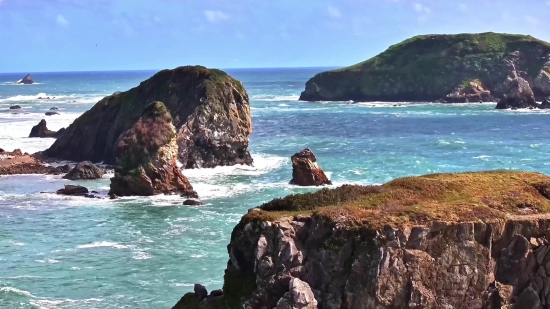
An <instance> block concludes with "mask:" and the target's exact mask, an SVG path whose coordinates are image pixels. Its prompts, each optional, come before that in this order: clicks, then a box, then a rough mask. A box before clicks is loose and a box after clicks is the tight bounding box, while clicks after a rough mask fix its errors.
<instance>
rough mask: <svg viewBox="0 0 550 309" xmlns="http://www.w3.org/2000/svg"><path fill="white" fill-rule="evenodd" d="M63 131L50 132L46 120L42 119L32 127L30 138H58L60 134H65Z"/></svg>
mask: <svg viewBox="0 0 550 309" xmlns="http://www.w3.org/2000/svg"><path fill="white" fill-rule="evenodd" d="M63 130H64V129H61V130H59V131H57V132H56V131H51V130H49V129H48V126H47V124H46V120H44V119H42V120H40V122H39V123H38V124H37V125H35V126H34V127H32V129H31V133H30V134H29V137H58V136H59V134H62V133H63Z"/></svg>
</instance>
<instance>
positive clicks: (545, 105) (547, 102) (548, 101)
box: [539, 97, 550, 109]
mask: <svg viewBox="0 0 550 309" xmlns="http://www.w3.org/2000/svg"><path fill="white" fill-rule="evenodd" d="M539 108H541V109H549V108H550V97H546V98H544V100H542V103H541V104H540V107H539Z"/></svg>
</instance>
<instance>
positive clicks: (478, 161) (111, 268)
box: [0, 69, 550, 308]
mask: <svg viewBox="0 0 550 309" xmlns="http://www.w3.org/2000/svg"><path fill="white" fill-rule="evenodd" d="M321 70H323V69H255V70H228V71H229V72H230V73H231V74H232V75H233V76H234V77H235V78H237V79H240V80H241V81H243V83H244V85H245V87H246V89H247V90H248V92H249V95H250V98H251V105H252V108H251V110H252V121H253V130H254V132H253V134H252V136H251V146H250V149H251V151H252V153H253V157H254V159H255V164H254V167H243V166H236V167H221V168H215V169H202V170H185V171H184V174H185V175H186V176H187V177H188V178H189V179H190V181H191V183H192V184H193V186H194V187H195V189H196V190H197V191H198V193H199V195H200V196H201V198H202V200H203V201H204V202H205V203H206V204H207V205H206V206H201V207H189V206H182V205H181V200H180V199H179V198H174V197H164V196H158V197H152V198H123V199H119V200H116V201H111V200H108V199H101V200H90V199H83V198H73V197H60V196H56V195H54V194H40V193H39V192H41V191H54V190H56V189H58V188H61V187H62V186H63V184H66V183H79V182H76V181H67V180H64V179H61V178H60V177H59V176H9V177H1V178H0V265H2V267H0V308H4V307H5V308H170V307H171V306H172V305H174V304H175V303H176V302H177V300H178V299H179V298H180V297H181V296H182V295H183V294H184V293H186V292H188V291H191V290H192V288H193V284H194V283H196V282H200V283H203V284H204V285H205V286H206V287H207V288H208V289H209V290H211V289H218V288H221V286H222V280H223V270H224V269H225V266H226V263H227V253H226V245H227V243H228V242H229V237H230V233H231V230H232V228H233V226H234V225H235V224H236V223H237V222H238V220H239V219H240V217H241V216H242V215H243V214H245V213H246V211H247V210H248V209H249V208H252V207H255V206H257V205H260V204H261V203H263V202H266V201H268V200H271V199H273V198H275V197H281V196H285V195H288V194H291V193H297V192H307V191H311V190H315V189H312V188H297V187H294V186H290V185H288V181H289V180H290V176H291V166H290V160H289V157H290V156H291V155H292V154H293V153H295V152H297V151H299V150H301V149H302V148H304V147H306V146H307V147H310V148H312V149H313V150H314V152H315V154H316V155H317V157H318V160H319V162H320V165H321V166H322V167H323V168H324V169H325V171H326V172H327V173H328V174H329V175H330V177H331V179H332V180H333V182H334V183H335V185H340V184H344V183H361V184H372V183H383V182H386V181H389V180H391V179H394V178H396V177H402V176H408V175H419V174H426V173H436V172H458V171H468V170H486V169H521V170H531V171H538V172H543V173H548V174H550V162H549V161H548V160H547V154H548V153H549V152H550V145H549V144H548V143H546V142H545V140H546V138H547V136H548V133H549V130H550V127H549V126H548V125H547V123H548V121H549V120H550V115H549V114H548V112H546V111H496V110H494V104H457V105H441V104H410V103H406V102H404V103H401V104H403V106H396V107H394V105H395V103H383V102H376V103H360V104H349V103H348V102H336V103H308V102H298V101H296V100H297V99H298V96H299V94H300V91H302V90H303V87H304V83H305V81H306V80H307V79H308V78H309V77H311V76H313V75H314V74H315V73H316V72H318V71H321ZM153 73H154V72H107V73H105V72H103V73H55V74H33V77H34V79H35V81H38V82H39V83H40V84H39V85H30V86H19V85H13V81H16V80H18V79H20V78H21V77H22V76H24V74H16V75H13V74H10V75H7V74H0V128H1V130H0V147H1V148H4V149H8V150H11V149H13V148H21V149H22V150H23V151H28V152H34V151H38V150H43V149H45V148H47V147H48V146H49V145H50V144H51V143H52V142H53V140H52V139H30V138H27V137H26V136H27V135H28V133H29V132H30V129H31V127H32V126H33V125H35V124H36V123H38V121H39V120H40V119H42V118H45V119H46V120H47V121H48V127H50V128H51V129H59V128H60V127H62V126H66V125H68V124H69V123H70V122H71V121H72V120H73V119H74V118H76V117H77V116H78V115H80V114H81V113H82V112H84V111H85V110H87V109H88V108H90V107H91V106H92V105H93V103H94V102H96V101H97V100H99V99H100V98H101V97H103V96H104V95H108V94H111V93H113V92H115V91H121V90H126V89H129V88H131V87H133V86H136V85H138V84H139V82H140V81H142V80H144V79H146V78H147V77H149V76H150V75H152V74H153ZM39 96H42V97H47V96H50V97H51V98H52V99H50V100H38V99H37V98H38V97H39ZM54 96H55V97H56V98H55V99H53V97H54ZM73 101H74V102H73ZM12 104H19V105H21V106H22V107H23V108H22V110H20V111H13V110H8V108H9V106H10V105H12ZM54 106H55V107H58V108H59V112H60V113H61V115H58V116H51V117H46V116H44V112H46V111H48V110H49V109H50V108H51V107H54ZM108 178H109V175H106V176H105V177H104V179H101V180H96V181H88V182H85V185H86V186H87V187H89V188H90V189H95V190H98V191H100V193H102V194H104V195H105V194H106V193H107V191H108V186H109V179H108Z"/></svg>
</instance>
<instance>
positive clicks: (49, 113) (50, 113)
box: [44, 112, 59, 116]
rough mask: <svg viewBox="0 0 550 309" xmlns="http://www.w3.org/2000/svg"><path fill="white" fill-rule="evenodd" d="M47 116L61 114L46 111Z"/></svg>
mask: <svg viewBox="0 0 550 309" xmlns="http://www.w3.org/2000/svg"><path fill="white" fill-rule="evenodd" d="M44 114H45V115H46V116H54V115H59V113H58V112H45V113H44Z"/></svg>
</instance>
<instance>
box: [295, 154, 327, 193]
mask: <svg viewBox="0 0 550 309" xmlns="http://www.w3.org/2000/svg"><path fill="white" fill-rule="evenodd" d="M291 160H292V180H291V181H290V184H292V185H297V186H323V185H331V184H332V182H331V181H330V180H329V179H328V177H327V176H326V175H325V172H323V170H322V169H321V167H319V165H318V164H317V158H316V157H315V154H313V151H311V149H309V148H306V149H304V150H302V151H300V152H298V153H296V154H294V155H293V156H292V157H291Z"/></svg>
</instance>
